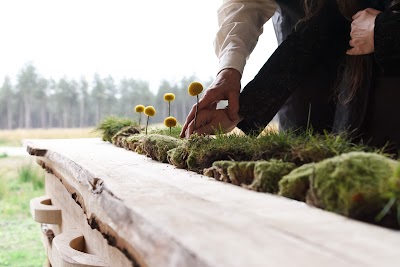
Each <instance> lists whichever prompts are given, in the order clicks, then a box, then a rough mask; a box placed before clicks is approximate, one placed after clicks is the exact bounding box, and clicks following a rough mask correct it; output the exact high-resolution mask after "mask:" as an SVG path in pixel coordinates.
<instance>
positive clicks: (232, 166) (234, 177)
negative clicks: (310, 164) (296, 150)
mask: <svg viewBox="0 0 400 267" xmlns="http://www.w3.org/2000/svg"><path fill="white" fill-rule="evenodd" d="M294 168H296V165H295V164H294V163H290V162H284V161H282V160H275V159H272V160H269V161H265V160H261V161H240V162H235V161H224V160H223V161H215V162H214V163H213V165H212V167H210V168H206V169H204V175H207V176H210V177H214V178H215V179H217V180H220V181H224V182H228V183H232V184H235V185H240V186H243V187H245V188H247V189H250V190H254V191H258V192H269V193H276V192H278V188H279V187H278V182H279V181H280V179H281V178H282V177H283V176H284V175H286V174H288V173H289V172H290V171H291V170H293V169H294Z"/></svg>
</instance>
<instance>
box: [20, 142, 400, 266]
mask: <svg viewBox="0 0 400 267" xmlns="http://www.w3.org/2000/svg"><path fill="white" fill-rule="evenodd" d="M24 145H25V146H26V147H27V150H28V152H29V153H30V154H31V155H33V156H37V158H38V162H39V163H40V164H41V165H42V166H43V167H45V168H47V170H48V171H50V172H52V173H54V174H55V176H57V177H58V178H59V179H60V180H61V182H62V183H63V184H64V185H65V186H66V187H67V188H70V190H69V191H70V192H75V195H74V196H73V197H75V198H76V199H77V202H78V203H79V205H80V206H81V208H82V209H83V211H84V215H83V216H86V217H87V218H86V219H87V220H88V222H92V223H94V226H95V228H96V227H97V228H96V229H97V230H98V231H100V232H102V234H103V236H106V237H107V236H108V238H109V239H110V240H109V241H112V242H113V243H112V244H111V245H113V246H115V247H116V248H118V249H120V250H121V251H125V254H126V255H128V256H130V257H131V259H132V262H133V263H132V264H133V265H134V266H160V267H161V266H162V267H168V266H182V267H183V266H185V267H186V266H190V267H196V266H221V267H222V266H223V267H228V266H238V267H239V266H240V267H243V266H247V267H249V266H280V267H283V266H307V267H311V266H379V267H381V266H400V253H399V250H400V233H399V232H397V231H393V230H389V229H385V228H381V227H378V226H374V225H369V224H365V223H362V222H358V221H354V220H351V219H348V218H345V217H343V216H339V215H336V214H333V213H329V212H326V211H323V210H320V209H317V208H313V207H310V206H307V205H306V204H304V203H302V202H298V201H294V200H290V199H287V198H283V197H279V196H275V195H270V194H266V193H257V192H253V191H250V190H247V189H244V188H241V187H238V186H234V185H230V184H225V183H222V182H218V181H215V180H213V179H210V178H208V177H205V176H202V175H198V174H195V173H193V172H190V171H187V170H181V169H177V168H175V167H174V166H172V165H169V164H163V163H159V162H156V161H153V160H151V159H149V158H147V157H145V156H143V155H139V154H137V153H134V152H132V151H127V150H124V149H122V148H118V147H115V146H114V145H112V144H110V143H107V142H103V141H101V140H100V139H96V138H94V139H69V140H25V142H24ZM71 188H72V189H71ZM92 226H93V225H92ZM104 234H106V235H104Z"/></svg>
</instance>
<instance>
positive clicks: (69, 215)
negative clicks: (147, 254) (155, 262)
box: [45, 173, 132, 266]
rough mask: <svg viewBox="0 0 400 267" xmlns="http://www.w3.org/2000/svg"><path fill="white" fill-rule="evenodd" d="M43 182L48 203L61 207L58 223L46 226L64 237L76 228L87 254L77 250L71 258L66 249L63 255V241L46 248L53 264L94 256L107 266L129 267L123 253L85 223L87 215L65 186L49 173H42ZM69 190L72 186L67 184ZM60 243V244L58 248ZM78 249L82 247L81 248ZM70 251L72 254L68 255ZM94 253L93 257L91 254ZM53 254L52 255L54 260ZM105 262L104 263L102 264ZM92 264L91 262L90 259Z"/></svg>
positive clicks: (129, 263)
mask: <svg viewBox="0 0 400 267" xmlns="http://www.w3.org/2000/svg"><path fill="white" fill-rule="evenodd" d="M45 181H46V183H45V184H46V193H47V195H48V196H49V197H50V198H51V199H52V202H53V203H54V204H55V205H56V206H57V207H59V208H60V209H61V210H62V214H63V220H62V224H59V225H57V226H55V225H52V226H49V227H51V228H52V229H54V230H53V231H54V232H55V233H56V236H59V235H61V234H64V235H66V237H65V236H64V238H67V239H68V236H69V237H70V236H71V235H74V234H76V232H77V231H79V234H81V235H82V236H84V240H85V244H84V252H85V253H88V254H89V255H88V257H85V255H83V254H82V253H77V254H78V255H76V258H75V257H72V256H73V255H74V254H73V252H71V251H70V249H67V251H66V252H65V253H67V254H68V255H69V256H68V255H64V254H65V253H64V251H62V250H63V247H65V246H66V245H65V244H62V243H59V249H58V251H56V252H51V250H50V251H49V252H50V253H49V256H50V259H51V262H52V263H53V265H54V266H59V265H61V264H64V265H65V263H64V261H66V259H69V258H71V259H74V260H75V261H79V263H80V264H83V263H85V262H86V263H87V264H88V263H90V262H91V261H92V260H93V259H96V262H97V265H99V266H101V264H103V265H109V263H112V264H113V265H111V266H131V265H132V264H131V262H130V261H129V259H127V258H126V257H125V255H124V254H123V253H122V252H121V251H119V250H118V249H116V248H114V247H111V246H108V244H107V240H106V239H104V237H103V236H102V234H101V233H100V232H98V231H96V230H93V229H92V228H91V227H90V226H89V225H88V223H87V218H86V216H85V214H84V211H83V210H82V208H81V207H80V206H79V205H78V204H77V203H76V202H75V201H74V199H73V198H72V197H71V194H70V192H69V191H68V190H67V188H66V187H65V184H62V182H61V181H60V180H59V179H58V178H57V177H56V176H54V175H53V174H49V173H46V175H45ZM67 187H68V188H69V189H70V190H74V192H75V189H74V188H73V189H72V188H71V187H70V186H67ZM45 245H47V246H48V245H49V244H48V242H47V243H46V242H45ZM60 246H61V247H60ZM81 251H82V249H81ZM71 253H72V254H71ZM54 255H55V256H54ZM94 255H95V256H97V257H94ZM54 257H56V258H55V259H54ZM106 263H107V264H106ZM92 264H93V265H95V264H94V262H92Z"/></svg>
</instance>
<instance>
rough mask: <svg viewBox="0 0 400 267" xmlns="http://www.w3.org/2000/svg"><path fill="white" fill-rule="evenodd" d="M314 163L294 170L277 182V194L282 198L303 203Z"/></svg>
mask: <svg viewBox="0 0 400 267" xmlns="http://www.w3.org/2000/svg"><path fill="white" fill-rule="evenodd" d="M314 165H315V163H309V164H305V165H303V166H300V167H299V168H296V169H294V170H293V171H291V172H290V173H289V174H287V175H285V176H283V177H282V179H281V180H280V181H279V192H278V194H279V195H281V196H284V197H288V198H292V199H296V200H300V201H305V200H306V195H307V192H308V190H309V188H310V177H311V176H312V175H313V172H314Z"/></svg>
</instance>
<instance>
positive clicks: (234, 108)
mask: <svg viewBox="0 0 400 267" xmlns="http://www.w3.org/2000/svg"><path fill="white" fill-rule="evenodd" d="M228 102H229V104H228V116H229V119H230V120H231V121H235V120H237V119H239V115H238V112H239V96H238V95H237V94H236V93H234V92H232V93H230V94H229V97H228Z"/></svg>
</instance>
